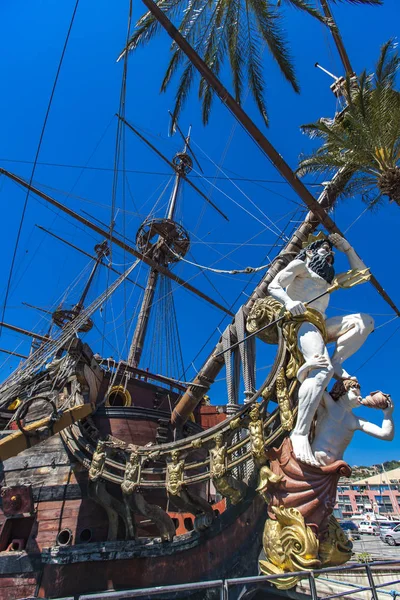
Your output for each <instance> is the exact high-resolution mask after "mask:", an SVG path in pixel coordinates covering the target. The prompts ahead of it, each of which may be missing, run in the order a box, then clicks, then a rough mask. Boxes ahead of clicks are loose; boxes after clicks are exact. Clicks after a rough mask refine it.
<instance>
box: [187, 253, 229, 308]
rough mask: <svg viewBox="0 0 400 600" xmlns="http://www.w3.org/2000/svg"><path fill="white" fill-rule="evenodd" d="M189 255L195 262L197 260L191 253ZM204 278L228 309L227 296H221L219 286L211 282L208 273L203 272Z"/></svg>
mask: <svg viewBox="0 0 400 600" xmlns="http://www.w3.org/2000/svg"><path fill="white" fill-rule="evenodd" d="M188 254H189V256H191V257H192V258H193V260H195V257H194V256H193V253H192V252H189V253H188ZM196 262H197V261H196ZM203 276H204V277H205V279H206V280H207V282H208V284H209V285H211V287H212V288H213V290H214V292H215V293H216V294H217V296H219V297H220V299H221V300H222V302H223V304H225V306H226V307H227V308H228V302H227V300H226V298H225V296H223V295H222V294H221V292H220V291H219V289H218V288H217V286H216V285H214V282H213V281H212V280H211V278H210V277H209V276H208V275H207V273H206V272H205V271H204V272H203Z"/></svg>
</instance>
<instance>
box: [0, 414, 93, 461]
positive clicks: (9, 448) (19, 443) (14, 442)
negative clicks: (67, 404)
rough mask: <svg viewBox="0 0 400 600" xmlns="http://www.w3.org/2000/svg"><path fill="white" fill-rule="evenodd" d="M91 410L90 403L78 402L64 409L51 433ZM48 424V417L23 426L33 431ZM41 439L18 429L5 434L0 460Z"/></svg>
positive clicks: (0, 447) (0, 446)
mask: <svg viewBox="0 0 400 600" xmlns="http://www.w3.org/2000/svg"><path fill="white" fill-rule="evenodd" d="M92 412H93V408H92V405H91V404H80V405H79V406H73V407H72V408H68V409H67V410H65V411H64V412H63V413H62V415H61V417H60V418H59V419H58V421H55V422H54V423H53V426H52V428H51V434H50V435H54V434H56V433H60V431H62V430H63V429H65V428H66V427H69V426H70V425H73V424H74V423H76V422H77V421H80V420H81V419H84V418H85V417H87V416H89V415H90V414H91V413H92ZM49 424H50V417H46V418H45V419H40V420H39V421H34V422H33V423H30V424H29V425H27V426H26V427H25V429H26V430H27V431H29V432H30V433H33V432H35V431H37V430H38V429H40V428H42V427H46V426H48V425H49ZM42 441H43V437H41V436H39V435H38V436H37V437H30V436H26V435H24V434H23V433H22V431H20V430H19V429H18V431H15V432H14V433H11V434H9V435H7V437H5V438H3V439H2V440H0V460H1V461H5V460H7V458H11V457H12V456H17V454H19V453H20V452H22V451H23V450H26V449H27V448H30V447H31V446H35V445H36V444H39V443H40V442H42Z"/></svg>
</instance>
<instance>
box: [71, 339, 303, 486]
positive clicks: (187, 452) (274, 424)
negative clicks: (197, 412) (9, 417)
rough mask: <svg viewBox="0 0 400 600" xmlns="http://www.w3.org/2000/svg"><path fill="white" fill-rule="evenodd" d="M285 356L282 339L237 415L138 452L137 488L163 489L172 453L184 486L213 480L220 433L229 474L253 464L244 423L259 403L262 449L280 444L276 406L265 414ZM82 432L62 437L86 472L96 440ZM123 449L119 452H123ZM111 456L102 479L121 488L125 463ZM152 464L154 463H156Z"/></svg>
mask: <svg viewBox="0 0 400 600" xmlns="http://www.w3.org/2000/svg"><path fill="white" fill-rule="evenodd" d="M285 355H286V346H285V343H284V341H283V340H282V339H281V340H280V344H279V347H278V352H277V355H276V357H275V362H274V364H273V366H272V368H271V370H270V372H269V374H268V376H267V378H266V379H265V381H264V382H263V384H262V385H261V386H260V388H259V389H258V390H257V392H255V393H254V395H253V396H252V397H251V398H250V401H249V402H248V404H247V405H246V406H244V407H243V408H242V409H241V410H239V412H238V413H236V415H234V416H232V417H230V418H228V419H226V420H225V421H223V422H222V423H219V424H217V425H215V426H214V427H212V428H210V429H208V430H206V431H203V432H201V433H198V434H196V435H193V436H191V437H188V438H185V439H182V440H179V441H175V442H170V443H165V444H161V445H157V446H151V447H148V448H146V447H144V448H143V447H142V448H140V449H139V454H140V463H141V468H140V475H139V481H138V486H139V487H140V488H142V489H155V488H163V487H165V479H166V471H167V469H166V464H167V461H168V460H169V459H170V457H171V453H172V451H174V450H177V451H178V452H179V453H182V455H183V456H184V457H185V464H184V477H183V481H184V485H194V484H198V483H202V482H207V481H208V480H210V479H211V478H212V474H211V473H210V456H209V450H210V448H212V447H213V446H214V443H215V436H216V435H217V434H219V433H220V434H223V436H224V442H226V443H227V457H228V459H227V469H228V471H233V470H234V469H235V468H238V467H239V468H240V467H241V466H242V465H245V464H246V463H248V462H249V461H252V460H253V456H252V452H251V447H250V446H251V445H250V435H249V434H248V432H246V425H245V423H246V419H248V413H249V411H250V410H251V406H252V404H253V403H254V402H257V401H258V402H259V407H260V413H261V414H262V415H263V416H262V419H263V427H264V441H265V448H268V447H271V446H272V444H273V443H275V442H276V441H277V440H279V438H280V437H281V435H282V433H283V428H282V425H281V420H280V410H279V407H278V405H277V407H276V408H275V409H274V410H272V411H271V412H268V411H267V410H266V407H267V405H268V403H269V402H270V401H272V402H277V399H276V397H275V394H274V389H275V383H276V379H277V376H278V373H279V371H280V369H281V368H282V365H283V361H284V359H285ZM260 399H261V400H260ZM277 404H278V403H277ZM293 413H294V415H295V414H296V408H295V407H293ZM84 428H85V425H83V424H81V423H76V424H75V425H73V426H72V427H71V428H69V430H64V431H63V432H62V434H61V435H62V437H63V439H64V441H65V443H66V444H67V446H68V448H69V450H70V451H71V452H72V453H73V454H74V456H75V457H76V458H77V459H78V460H79V462H80V463H81V464H82V465H83V466H84V467H86V468H87V469H89V467H90V463H91V459H92V456H93V453H94V451H95V448H96V440H95V439H93V440H91V439H90V436H88V431H85V430H84ZM238 431H240V432H241V434H240V436H238V435H234V433H235V432H238ZM122 446H123V445H122ZM122 446H121V447H120V448H119V449H120V450H121V451H124V448H123V447H122ZM199 451H203V457H202V458H201V459H200V460H199V458H198V457H199ZM155 452H156V453H157V456H156V459H155V458H154V457H152V455H154V453H155ZM112 454H113V449H111V452H109V453H108V455H107V459H106V462H105V469H104V471H103V473H102V478H103V479H105V480H107V481H110V482H112V483H116V484H121V483H122V481H123V478H124V471H125V464H126V463H125V461H124V462H120V461H119V460H115V459H114V458H113V456H112ZM191 455H192V456H193V455H194V457H196V458H194V460H190V458H191ZM155 460H156V461H157V462H155ZM160 462H161V463H162V462H164V464H165V466H159V465H160ZM151 464H153V466H149V465H151Z"/></svg>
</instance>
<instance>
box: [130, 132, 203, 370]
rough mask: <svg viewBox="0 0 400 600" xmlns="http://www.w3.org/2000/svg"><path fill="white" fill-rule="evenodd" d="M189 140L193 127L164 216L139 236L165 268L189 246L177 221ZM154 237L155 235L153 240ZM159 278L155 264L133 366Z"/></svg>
mask: <svg viewBox="0 0 400 600" xmlns="http://www.w3.org/2000/svg"><path fill="white" fill-rule="evenodd" d="M189 140H190V129H189V132H188V135H187V137H186V139H185V145H184V148H183V150H182V151H181V152H178V153H177V154H176V155H175V156H174V158H173V161H172V162H173V165H174V169H175V181H174V187H173V189H172V193H171V197H170V199H169V203H168V207H167V211H166V215H165V217H164V218H162V219H149V220H146V221H144V223H142V225H141V226H140V228H139V230H138V233H137V235H136V245H137V248H138V250H139V251H140V252H142V253H143V254H145V255H146V256H149V257H150V258H151V259H152V260H153V261H155V262H156V263H157V264H158V265H162V266H164V267H167V266H168V265H169V264H170V263H172V262H177V261H179V260H180V259H181V258H183V257H184V256H185V254H186V252H187V251H188V250H189V245H190V240H189V236H188V234H187V232H186V231H185V230H184V229H183V227H182V226H181V225H180V224H179V223H177V222H176V221H175V220H174V216H175V212H176V205H177V200H178V196H179V192H180V188H181V185H182V179H184V177H185V176H187V175H188V174H189V173H190V171H191V170H192V165H193V163H192V159H191V157H190V156H189V154H188V152H187V150H188V144H189ZM153 238H155V239H154V242H153ZM171 250H172V252H171ZM158 278H159V271H158V270H157V269H156V268H154V267H152V268H151V270H150V273H149V276H148V278H147V285H146V289H145V292H144V296H143V301H142V305H141V308H140V312H139V317H138V320H137V323H136V328H135V332H134V334H133V338H132V343H131V347H130V350H129V356H128V364H129V365H130V366H131V367H137V366H138V365H139V361H140V358H141V356H142V352H143V347H144V341H145V337H146V332H147V328H148V324H149V318H150V312H151V307H152V305H153V300H154V295H155V292H156V288H157V281H158Z"/></svg>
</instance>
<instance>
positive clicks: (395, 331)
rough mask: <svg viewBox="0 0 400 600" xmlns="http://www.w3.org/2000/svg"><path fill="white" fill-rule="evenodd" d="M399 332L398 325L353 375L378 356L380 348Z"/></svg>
mask: <svg viewBox="0 0 400 600" xmlns="http://www.w3.org/2000/svg"><path fill="white" fill-rule="evenodd" d="M398 318H399V317H398V316H396V319H398ZM399 330H400V325H398V326H397V327H396V329H395V330H394V331H392V333H391V334H390V335H389V337H388V338H386V340H385V341H384V342H383V343H382V344H381V345H380V346H378V348H377V349H376V350H375V352H373V353H372V354H371V356H369V357H368V358H367V360H365V361H364V362H363V363H362V364H361V365H360V366H359V367H358V368H357V369H356V371H355V373H358V371H361V369H362V368H363V367H365V365H366V364H367V363H369V361H370V360H372V359H373V358H374V357H375V356H376V355H377V354H378V352H380V351H381V350H382V348H383V347H384V346H386V344H387V343H388V342H389V341H390V340H391V339H392V337H394V336H395V335H396V333H397V332H398V331H399Z"/></svg>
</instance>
